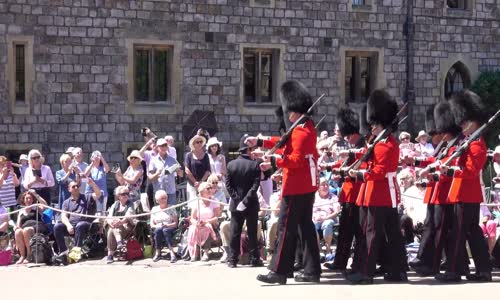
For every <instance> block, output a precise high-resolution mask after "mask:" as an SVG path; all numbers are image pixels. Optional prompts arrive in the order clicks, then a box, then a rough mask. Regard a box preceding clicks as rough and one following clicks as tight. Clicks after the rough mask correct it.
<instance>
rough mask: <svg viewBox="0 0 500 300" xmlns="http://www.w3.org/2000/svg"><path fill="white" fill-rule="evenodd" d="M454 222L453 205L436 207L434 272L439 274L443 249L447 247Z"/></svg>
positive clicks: (432, 266)
mask: <svg viewBox="0 0 500 300" xmlns="http://www.w3.org/2000/svg"><path fill="white" fill-rule="evenodd" d="M452 220H453V205H449V204H443V205H441V204H439V205H434V233H435V237H434V249H433V250H434V258H433V261H432V265H429V267H431V268H432V270H433V271H434V272H439V267H440V265H441V256H442V254H443V249H445V248H446V247H447V241H448V238H449V233H450V230H451V224H452Z"/></svg>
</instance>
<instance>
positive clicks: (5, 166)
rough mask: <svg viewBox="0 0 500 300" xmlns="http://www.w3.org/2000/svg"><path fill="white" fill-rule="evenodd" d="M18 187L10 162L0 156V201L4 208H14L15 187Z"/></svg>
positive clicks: (17, 180)
mask: <svg viewBox="0 0 500 300" xmlns="http://www.w3.org/2000/svg"><path fill="white" fill-rule="evenodd" d="M17 186H19V179H18V178H17V175H16V173H15V172H14V168H13V167H12V162H10V161H7V158H6V157H5V156H0V199H2V203H3V205H4V206H5V207H14V206H15V205H16V204H17V203H16V187H17Z"/></svg>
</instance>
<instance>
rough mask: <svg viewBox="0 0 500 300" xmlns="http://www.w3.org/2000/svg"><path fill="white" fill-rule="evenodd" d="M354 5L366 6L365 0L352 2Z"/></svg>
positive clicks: (353, 0)
mask: <svg viewBox="0 0 500 300" xmlns="http://www.w3.org/2000/svg"><path fill="white" fill-rule="evenodd" d="M352 5H365V0H352Z"/></svg>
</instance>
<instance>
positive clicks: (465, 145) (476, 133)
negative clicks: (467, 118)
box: [443, 110, 500, 166]
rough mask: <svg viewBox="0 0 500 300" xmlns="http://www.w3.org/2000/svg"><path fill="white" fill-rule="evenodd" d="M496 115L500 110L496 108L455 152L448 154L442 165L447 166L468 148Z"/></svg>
mask: <svg viewBox="0 0 500 300" xmlns="http://www.w3.org/2000/svg"><path fill="white" fill-rule="evenodd" d="M498 115H500V110H497V112H496V113H495V114H494V115H493V116H492V117H491V118H490V119H489V120H488V122H486V123H484V124H483V125H481V127H479V128H478V129H476V131H474V132H473V133H472V134H471V135H470V136H469V137H468V138H467V139H466V140H465V141H464V142H463V143H462V144H461V145H460V146H458V147H457V149H456V150H455V152H453V154H452V155H450V157H449V158H448V159H447V160H446V161H445V162H444V163H443V165H445V166H448V165H449V164H450V163H451V162H452V161H453V160H454V159H456V158H457V157H459V156H460V155H462V153H463V152H464V151H466V150H467V149H468V148H469V146H470V144H471V143H472V142H473V141H474V140H476V139H478V138H479V137H480V136H481V135H482V134H483V132H484V131H485V130H486V128H488V126H490V125H491V124H492V123H493V122H494V121H495V119H496V118H497V117H498Z"/></svg>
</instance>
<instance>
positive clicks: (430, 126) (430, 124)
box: [425, 105, 438, 136]
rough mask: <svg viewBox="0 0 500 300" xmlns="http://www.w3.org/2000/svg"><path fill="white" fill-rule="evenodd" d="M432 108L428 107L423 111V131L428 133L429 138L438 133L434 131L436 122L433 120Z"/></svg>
mask: <svg viewBox="0 0 500 300" xmlns="http://www.w3.org/2000/svg"><path fill="white" fill-rule="evenodd" d="M434 107H435V105H433V106H431V107H429V108H428V109H427V110H426V111H425V131H426V132H427V133H429V135H430V136H433V135H435V134H436V133H438V132H437V131H436V122H435V118H434Z"/></svg>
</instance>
